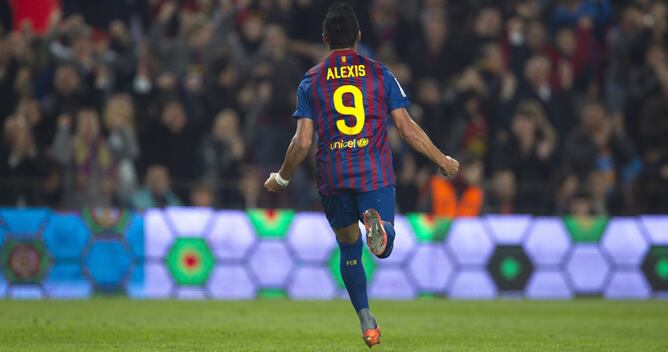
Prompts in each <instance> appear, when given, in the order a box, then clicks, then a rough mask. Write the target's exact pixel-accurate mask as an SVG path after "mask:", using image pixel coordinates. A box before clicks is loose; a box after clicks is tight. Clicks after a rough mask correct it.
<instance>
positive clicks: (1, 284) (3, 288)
mask: <svg viewBox="0 0 668 352" xmlns="http://www.w3.org/2000/svg"><path fill="white" fill-rule="evenodd" d="M5 294H7V281H5V277H4V276H3V275H2V272H0V298H2V297H5Z"/></svg>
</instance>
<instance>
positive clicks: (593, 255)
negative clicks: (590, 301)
mask: <svg viewBox="0 0 668 352" xmlns="http://www.w3.org/2000/svg"><path fill="white" fill-rule="evenodd" d="M566 271H567V272H568V275H569V276H570V278H571V282H572V283H573V289H574V290H575V291H576V292H579V293H599V292H601V291H603V285H604V284H605V279H606V278H607V276H608V273H609V271H610V269H609V264H608V262H607V261H606V260H605V257H604V256H603V253H601V250H600V249H599V248H598V246H597V245H595V244H580V245H577V246H575V248H573V252H572V253H571V256H570V257H569V258H568V261H567V263H566Z"/></svg>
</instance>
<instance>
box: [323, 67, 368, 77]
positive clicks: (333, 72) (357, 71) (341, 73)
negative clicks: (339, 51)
mask: <svg viewBox="0 0 668 352" xmlns="http://www.w3.org/2000/svg"><path fill="white" fill-rule="evenodd" d="M364 76H366V68H365V67H364V65H352V66H341V67H329V68H327V79H328V80H330V79H335V78H354V77H364Z"/></svg>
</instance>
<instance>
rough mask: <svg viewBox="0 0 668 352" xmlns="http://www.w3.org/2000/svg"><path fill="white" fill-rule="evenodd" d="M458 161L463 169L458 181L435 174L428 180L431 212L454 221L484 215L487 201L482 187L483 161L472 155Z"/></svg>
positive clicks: (459, 158) (460, 171) (462, 156)
mask: <svg viewBox="0 0 668 352" xmlns="http://www.w3.org/2000/svg"><path fill="white" fill-rule="evenodd" d="M457 160H458V161H459V162H460V170H459V174H458V176H457V177H456V178H455V179H453V180H447V179H445V178H443V177H440V176H439V175H434V176H432V177H431V178H430V180H429V187H430V192H429V196H430V198H431V211H430V213H431V214H433V215H436V216H442V217H448V218H454V217H458V216H477V215H480V214H481V213H482V210H483V204H484V202H485V196H484V192H483V189H482V187H481V183H482V176H483V174H484V170H483V164H482V161H481V160H480V159H479V158H477V157H476V156H475V155H472V154H464V155H461V156H460V157H458V158H457Z"/></svg>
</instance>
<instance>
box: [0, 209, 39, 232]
mask: <svg viewBox="0 0 668 352" xmlns="http://www.w3.org/2000/svg"><path fill="white" fill-rule="evenodd" d="M50 213H51V211H50V210H48V209H2V210H0V218H2V220H3V222H4V224H5V226H6V227H7V230H9V232H10V233H11V234H12V235H13V236H14V237H16V238H20V239H27V238H33V237H35V235H36V234H37V232H39V229H40V227H42V224H43V223H44V221H45V220H46V218H47V217H48V216H49V214H50Z"/></svg>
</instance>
